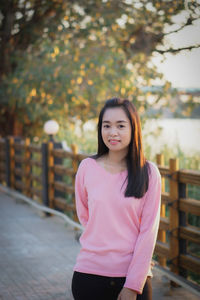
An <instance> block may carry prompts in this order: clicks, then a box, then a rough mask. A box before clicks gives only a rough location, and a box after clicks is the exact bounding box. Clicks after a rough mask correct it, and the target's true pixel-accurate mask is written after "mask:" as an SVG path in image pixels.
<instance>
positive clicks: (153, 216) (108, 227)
mask: <svg viewBox="0 0 200 300" xmlns="http://www.w3.org/2000/svg"><path fill="white" fill-rule="evenodd" d="M75 195H76V208H77V214H78V217H79V220H80V222H81V224H82V225H83V226H84V232H83V234H82V236H81V238H80V243H81V250H80V253H79V255H78V258H77V262H76V265H75V267H74V274H73V279H72V293H73V296H74V299H75V300H135V299H137V300H138V299H140V300H150V299H152V287H151V276H152V274H151V259H152V254H153V250H154V246H155V242H156V237H157V232H158V226H159V218H160V198H161V178H160V174H159V171H158V169H157V167H156V166H155V165H154V164H153V163H151V162H149V161H147V160H146V159H145V157H144V153H143V148H142V136H141V127H140V120H139V116H138V114H137V111H136V109H135V107H134V105H133V104H132V103H131V102H130V101H128V100H121V99H118V98H113V99H110V100H108V101H107V102H106V103H105V105H104V107H103V109H102V110H101V112H100V115H99V123H98V152H97V155H95V156H93V157H90V158H86V159H84V160H83V161H82V162H81V163H80V165H79V168H78V172H77V175H76V183H75Z"/></svg>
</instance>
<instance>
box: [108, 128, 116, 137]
mask: <svg viewBox="0 0 200 300" xmlns="http://www.w3.org/2000/svg"><path fill="white" fill-rule="evenodd" d="M110 135H111V136H115V135H117V128H115V127H111V128H110Z"/></svg>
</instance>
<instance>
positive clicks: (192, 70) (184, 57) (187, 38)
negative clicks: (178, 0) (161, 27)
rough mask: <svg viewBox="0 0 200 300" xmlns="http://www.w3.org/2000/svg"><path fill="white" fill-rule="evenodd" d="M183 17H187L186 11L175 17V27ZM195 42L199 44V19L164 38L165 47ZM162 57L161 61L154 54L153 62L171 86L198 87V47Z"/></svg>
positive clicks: (199, 75) (185, 45)
mask: <svg viewBox="0 0 200 300" xmlns="http://www.w3.org/2000/svg"><path fill="white" fill-rule="evenodd" d="M185 17H187V12H185V13H183V14H182V15H181V16H179V17H176V23H177V28H178V27H179V26H180V24H181V23H182V22H183V21H184V19H185ZM171 29H173V28H172V27H171ZM171 29H170V28H169V29H167V30H171ZM195 44H200V20H196V21H195V23H194V25H191V26H187V27H186V28H184V29H183V30H181V31H180V32H178V33H175V34H170V35H168V36H167V38H166V40H165V45H166V48H168V47H171V46H173V48H180V47H181V46H182V47H187V46H190V45H195ZM164 57H165V60H164V61H163V62H162V61H161V60H162V59H163V57H162V56H161V55H159V54H155V55H154V57H153V62H154V63H156V65H157V67H158V71H160V72H162V73H163V74H164V76H165V78H166V79H167V80H168V81H170V82H171V83H172V86H173V87H177V88H200V48H197V49H193V50H191V51H181V52H180V53H178V54H175V55H173V54H169V53H168V54H165V55H164Z"/></svg>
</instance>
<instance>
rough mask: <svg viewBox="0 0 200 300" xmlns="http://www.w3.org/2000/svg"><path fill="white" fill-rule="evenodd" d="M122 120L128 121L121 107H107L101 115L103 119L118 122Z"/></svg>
mask: <svg viewBox="0 0 200 300" xmlns="http://www.w3.org/2000/svg"><path fill="white" fill-rule="evenodd" d="M123 120H124V121H129V119H128V117H127V115H126V113H125V111H124V110H123V108H121V107H113V108H107V109H106V111H105V113H104V115H103V121H112V122H118V121H123Z"/></svg>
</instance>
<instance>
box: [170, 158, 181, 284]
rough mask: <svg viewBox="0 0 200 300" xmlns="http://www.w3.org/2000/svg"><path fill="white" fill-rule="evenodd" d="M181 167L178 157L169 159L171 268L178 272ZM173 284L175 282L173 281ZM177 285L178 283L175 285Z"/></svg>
mask: <svg viewBox="0 0 200 300" xmlns="http://www.w3.org/2000/svg"><path fill="white" fill-rule="evenodd" d="M178 169H179V161H178V159H170V161H169V170H170V180H169V187H170V192H169V194H170V203H169V233H170V236H169V244H170V251H169V261H170V270H171V271H172V272H173V273H175V274H178V273H179V265H178V263H179V262H178V257H179V237H178V230H179V211H178V196H179V195H178V180H177V171H178ZM171 284H172V285H174V283H172V282H171ZM175 286H176V285H175Z"/></svg>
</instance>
